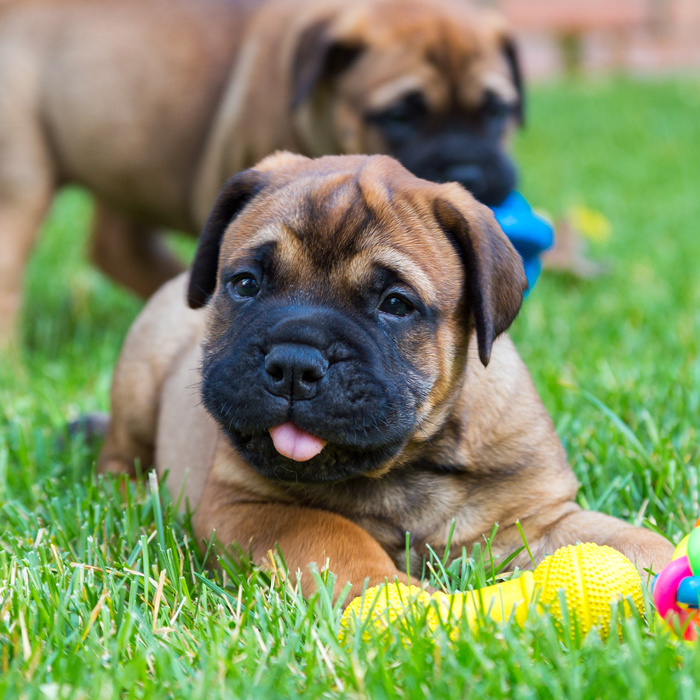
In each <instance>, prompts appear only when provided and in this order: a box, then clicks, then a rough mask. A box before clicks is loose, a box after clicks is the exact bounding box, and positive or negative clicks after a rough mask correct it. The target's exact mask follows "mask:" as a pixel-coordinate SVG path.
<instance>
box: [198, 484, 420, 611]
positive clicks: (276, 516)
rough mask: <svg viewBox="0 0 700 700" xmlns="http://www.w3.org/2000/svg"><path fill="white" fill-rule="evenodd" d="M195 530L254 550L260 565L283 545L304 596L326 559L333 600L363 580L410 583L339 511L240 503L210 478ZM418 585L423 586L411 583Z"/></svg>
mask: <svg viewBox="0 0 700 700" xmlns="http://www.w3.org/2000/svg"><path fill="white" fill-rule="evenodd" d="M194 524H195V531H196V533H197V536H198V537H199V538H200V540H205V541H208V540H209V538H210V537H211V534H212V531H214V532H215V534H216V538H217V539H218V541H219V542H221V543H223V544H224V545H226V546H228V545H229V544H232V543H234V542H235V543H237V544H238V545H240V546H241V547H242V548H243V549H244V550H245V551H248V550H249V549H250V551H251V553H252V557H253V561H254V563H255V564H258V565H262V564H264V563H265V561H266V557H267V555H268V552H269V551H270V550H272V551H274V550H275V545H279V547H280V549H281V551H282V554H283V555H284V558H285V561H286V563H287V566H288V567H289V571H290V573H292V574H294V573H296V572H297V571H299V570H300V571H301V572H302V574H303V575H302V577H301V589H302V593H303V594H304V595H305V596H308V595H310V594H311V593H313V592H314V584H313V580H312V578H311V575H310V574H309V572H308V567H309V564H311V563H312V562H314V563H315V564H316V565H317V566H318V567H319V569H320V568H321V567H323V566H324V565H325V563H326V560H328V562H329V568H330V570H331V571H332V572H333V573H334V574H335V575H336V577H337V578H336V584H335V590H334V592H333V598H334V600H335V599H336V598H337V597H338V595H339V594H340V592H341V590H342V589H343V586H344V585H345V584H346V582H348V581H349V582H350V583H352V584H353V587H352V590H351V592H350V594H349V596H348V598H346V602H349V601H350V600H352V598H353V597H354V596H356V595H359V594H360V593H361V592H362V586H363V583H364V581H365V579H368V585H369V586H376V585H378V584H381V583H384V581H385V579H388V580H389V581H390V582H392V581H393V580H394V577H396V578H397V579H398V580H399V581H401V582H403V583H408V582H409V581H408V577H407V576H406V574H405V573H403V572H401V571H399V570H398V569H397V568H396V566H395V565H394V563H393V562H392V560H391V559H390V558H389V555H388V554H387V553H386V552H385V551H384V550H383V549H382V547H381V545H380V544H379V543H378V542H377V541H376V540H375V539H374V538H373V537H372V536H371V535H370V534H369V533H368V532H366V531H365V530H363V529H362V528H361V527H360V526H359V525H356V524H355V523H352V522H350V521H349V520H347V519H345V518H343V517H342V516H340V515H336V514H335V513H330V512H328V511H324V510H317V509H315V508H306V507H302V506H296V505H289V504H285V503H246V502H236V500H235V495H234V494H233V493H232V491H231V489H230V488H229V487H227V486H226V485H225V484H221V483H220V482H219V481H217V480H216V479H213V478H210V479H209V480H208V482H207V486H206V488H205V491H204V494H203V496H202V500H201V502H200V504H199V508H198V509H197V513H196V515H195V521H194ZM410 582H411V583H412V584H414V585H419V583H418V582H417V581H416V580H414V579H412V580H411V581H410Z"/></svg>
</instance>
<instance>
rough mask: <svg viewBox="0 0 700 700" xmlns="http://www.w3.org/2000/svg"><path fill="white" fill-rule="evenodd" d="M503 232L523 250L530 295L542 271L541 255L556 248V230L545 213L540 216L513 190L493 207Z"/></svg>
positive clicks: (521, 251)
mask: <svg viewBox="0 0 700 700" xmlns="http://www.w3.org/2000/svg"><path fill="white" fill-rule="evenodd" d="M491 210H492V211H493V213H494V216H495V217H496V221H498V223H499V224H500V226H501V228H502V229H503V232H504V233H505V234H506V236H508V238H510V242H511V243H512V244H513V246H514V248H515V249H516V250H517V251H518V253H520V256H521V257H522V259H523V265H524V267H525V275H526V277H527V283H528V285H529V287H530V288H529V289H528V291H527V292H526V293H525V294H526V295H527V294H529V292H530V291H532V288H533V287H534V286H535V282H537V278H538V277H539V276H540V272H541V271H542V263H541V262H540V255H541V254H542V253H544V251H545V250H547V249H548V248H551V247H552V244H553V243H554V229H553V228H552V226H551V224H549V223H548V222H547V221H545V220H544V219H543V218H542V217H541V216H537V214H535V212H534V211H532V207H531V206H530V205H529V204H528V203H527V200H526V199H525V197H523V196H522V195H521V194H520V192H511V193H510V194H509V195H508V196H507V197H506V198H505V199H504V200H503V202H502V203H501V204H500V205H499V206H497V207H491Z"/></svg>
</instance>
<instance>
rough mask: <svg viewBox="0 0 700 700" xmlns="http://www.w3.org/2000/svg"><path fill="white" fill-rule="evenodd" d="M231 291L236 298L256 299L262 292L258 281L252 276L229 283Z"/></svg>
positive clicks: (245, 276) (244, 276)
mask: <svg viewBox="0 0 700 700" xmlns="http://www.w3.org/2000/svg"><path fill="white" fill-rule="evenodd" d="M229 289H230V290H231V294H232V296H234V297H254V296H255V295H256V294H257V293H258V292H259V291H260V287H259V286H258V281H257V280H256V279H255V277H253V276H252V275H243V276H242V277H238V278H237V279H235V280H233V281H232V282H229Z"/></svg>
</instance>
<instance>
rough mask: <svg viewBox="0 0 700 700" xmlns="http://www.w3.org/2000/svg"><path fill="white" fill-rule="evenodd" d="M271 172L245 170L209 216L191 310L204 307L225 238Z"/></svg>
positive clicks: (192, 287)
mask: <svg viewBox="0 0 700 700" xmlns="http://www.w3.org/2000/svg"><path fill="white" fill-rule="evenodd" d="M267 177H268V176H267V174H265V173H261V172H259V171H258V170H243V171H242V172H240V173H238V174H237V175H234V176H233V177H232V178H231V179H230V180H228V181H227V182H226V184H225V185H224V186H223V188H222V190H221V192H220V193H219V196H218V197H217V198H216V202H215V203H214V208H213V209H212V210H211V213H210V214H209V217H208V218H207V221H206V223H205V224H204V228H203V229H202V233H201V235H200V237H199V244H198V245H197V253H196V254H195V257H194V262H193V263H192V268H191V270H190V284H189V287H188V289H187V303H188V304H189V306H190V308H191V309H199V308H200V307H202V306H204V305H205V304H206V303H207V301H208V300H209V297H210V296H211V295H212V293H213V291H214V289H215V288H216V273H217V270H218V268H219V252H220V250H221V239H222V238H223V235H224V233H225V231H226V229H227V228H228V225H229V224H230V223H231V221H233V219H235V218H236V216H237V215H238V214H239V213H240V211H241V210H242V209H243V207H245V205H246V204H248V202H249V201H250V200H251V199H253V197H255V195H256V194H258V193H259V192H260V190H262V189H263V187H264V186H265V182H266V181H267Z"/></svg>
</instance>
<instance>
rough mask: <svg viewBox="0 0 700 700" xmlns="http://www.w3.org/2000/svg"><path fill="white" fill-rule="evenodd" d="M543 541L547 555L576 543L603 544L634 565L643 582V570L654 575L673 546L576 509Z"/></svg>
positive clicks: (652, 534) (638, 529)
mask: <svg viewBox="0 0 700 700" xmlns="http://www.w3.org/2000/svg"><path fill="white" fill-rule="evenodd" d="M545 539H546V541H547V542H548V545H549V546H548V550H549V549H551V551H554V550H555V549H557V548H559V547H563V546H564V545H567V544H575V543H576V542H595V543H596V544H606V545H608V546H609V547H612V548H613V549H617V550H618V551H619V552H622V553H623V554H624V555H625V556H626V557H627V558H628V559H630V560H631V561H632V562H634V563H635V564H636V565H637V568H638V569H639V571H640V573H641V574H642V575H643V576H644V578H645V579H646V577H647V574H645V573H644V572H645V570H646V569H652V570H653V571H654V573H657V574H658V573H659V571H661V569H663V567H664V566H666V564H668V563H669V562H670V561H671V557H672V556H673V545H672V544H671V543H670V542H669V541H668V540H667V539H665V538H664V537H662V536H661V535H658V534H656V533H655V532H652V531H651V530H646V529H644V528H641V527H635V526H634V525H630V524H629V523H626V522H623V521H622V520H619V519H618V518H613V517H611V516H610V515H604V514H603V513H597V512H595V511H591V510H582V509H580V508H577V509H576V510H573V511H572V512H571V513H569V514H568V515H566V516H564V517H563V518H561V520H559V521H557V522H556V523H555V524H554V525H553V526H552V527H551V529H550V530H549V531H548V532H547V534H546V535H545Z"/></svg>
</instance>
